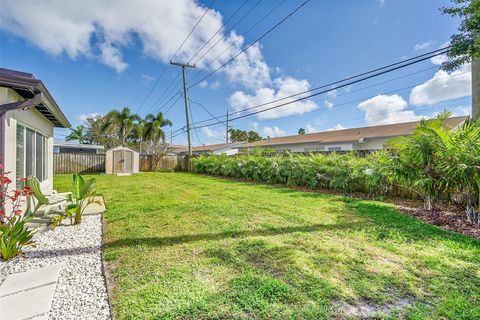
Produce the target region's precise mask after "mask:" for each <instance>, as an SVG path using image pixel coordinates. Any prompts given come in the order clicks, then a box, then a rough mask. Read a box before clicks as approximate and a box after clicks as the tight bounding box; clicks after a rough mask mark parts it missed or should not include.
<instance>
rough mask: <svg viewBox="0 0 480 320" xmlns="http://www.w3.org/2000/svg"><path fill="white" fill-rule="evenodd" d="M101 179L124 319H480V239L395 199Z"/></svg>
mask: <svg viewBox="0 0 480 320" xmlns="http://www.w3.org/2000/svg"><path fill="white" fill-rule="evenodd" d="M96 178H97V180H98V188H99V192H100V193H102V194H104V196H105V199H106V201H107V205H108V210H107V212H106V234H105V242H106V253H105V259H106V261H107V262H108V263H109V265H110V266H111V268H113V276H114V280H115V287H114V289H113V292H112V299H113V308H114V313H115V314H116V316H117V318H118V319H173V318H175V319H225V318H229V319H230V318H234V319H322V318H341V319H343V318H348V317H351V318H358V317H361V316H365V315H370V316H373V315H374V314H375V313H377V314H376V315H377V317H379V318H388V317H390V318H393V319H397V318H407V319H432V318H433V319H435V318H436V319H447V318H448V319H479V318H480V241H477V240H474V239H472V238H468V237H465V236H462V235H459V234H455V233H452V232H448V231H443V230H441V229H439V228H436V227H434V226H430V225H427V224H424V223H422V222H420V221H418V220H416V219H414V218H410V217H408V216H405V215H403V214H401V213H399V212H398V211H397V210H396V209H394V207H393V206H392V205H389V204H384V203H380V202H374V201H364V200H356V199H350V198H346V197H340V196H333V195H322V194H316V193H307V192H301V191H296V190H291V189H287V188H276V187H272V186H264V185H254V184H247V183H241V182H232V181H228V180H223V179H217V178H212V177H206V176H200V175H192V174H188V173H142V174H139V175H135V176H131V177H117V176H106V175H99V176H96ZM70 179H71V178H70V176H69V175H63V176H56V177H55V186H56V188H57V189H58V190H60V191H64V190H67V189H68V188H69V186H70ZM79 241H81V239H79Z"/></svg>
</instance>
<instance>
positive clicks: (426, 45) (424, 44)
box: [413, 40, 436, 51]
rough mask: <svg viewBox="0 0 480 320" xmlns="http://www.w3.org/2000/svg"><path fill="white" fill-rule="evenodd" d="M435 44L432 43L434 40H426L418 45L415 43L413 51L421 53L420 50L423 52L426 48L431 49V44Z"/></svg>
mask: <svg viewBox="0 0 480 320" xmlns="http://www.w3.org/2000/svg"><path fill="white" fill-rule="evenodd" d="M435 42H436V41H434V40H428V41H425V42H420V43H417V44H416V45H415V47H414V48H413V49H414V50H415V51H421V50H424V49H427V48H429V47H431V46H432V45H433V44H435Z"/></svg>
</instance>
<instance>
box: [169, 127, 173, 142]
mask: <svg viewBox="0 0 480 320" xmlns="http://www.w3.org/2000/svg"><path fill="white" fill-rule="evenodd" d="M170 144H173V131H172V129H170Z"/></svg>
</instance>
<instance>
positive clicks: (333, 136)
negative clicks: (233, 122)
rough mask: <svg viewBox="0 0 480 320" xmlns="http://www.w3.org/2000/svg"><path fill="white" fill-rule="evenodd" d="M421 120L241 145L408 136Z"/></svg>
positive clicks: (453, 121)
mask: <svg viewBox="0 0 480 320" xmlns="http://www.w3.org/2000/svg"><path fill="white" fill-rule="evenodd" d="M466 119H467V116H461V117H450V118H448V119H447V120H446V124H447V125H448V126H451V127H456V126H458V125H460V124H462V123H463V122H464V121H465V120H466ZM419 122H420V121H413V122H403V123H395V124H386V125H381V126H372V127H363V128H354V129H344V130H334V131H322V132H315V133H307V134H303V135H294V136H285V137H278V138H270V139H263V140H260V141H257V142H252V143H248V144H245V145H243V146H241V148H253V147H268V146H275V145H288V144H298V143H330V142H354V141H359V140H360V139H369V138H381V137H384V138H388V137H395V136H406V135H410V134H412V133H413V130H414V129H415V127H416V126H417V124H418V123H419Z"/></svg>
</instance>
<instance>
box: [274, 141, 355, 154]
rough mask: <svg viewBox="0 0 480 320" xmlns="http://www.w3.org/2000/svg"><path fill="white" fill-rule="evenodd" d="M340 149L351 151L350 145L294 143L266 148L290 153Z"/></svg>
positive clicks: (351, 146) (351, 145)
mask: <svg viewBox="0 0 480 320" xmlns="http://www.w3.org/2000/svg"><path fill="white" fill-rule="evenodd" d="M330 147H331V148H333V147H340V148H342V151H343V150H353V144H352V143H328V144H326V143H296V144H282V145H273V146H268V148H269V149H274V150H282V151H285V150H289V151H290V152H308V151H312V150H314V149H318V150H321V151H328V148H330Z"/></svg>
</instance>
